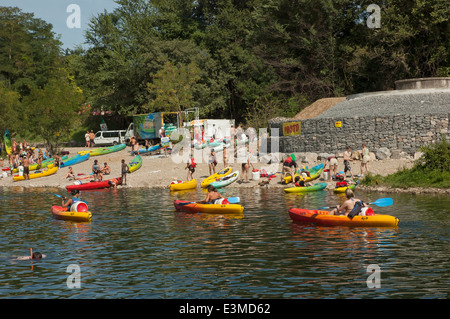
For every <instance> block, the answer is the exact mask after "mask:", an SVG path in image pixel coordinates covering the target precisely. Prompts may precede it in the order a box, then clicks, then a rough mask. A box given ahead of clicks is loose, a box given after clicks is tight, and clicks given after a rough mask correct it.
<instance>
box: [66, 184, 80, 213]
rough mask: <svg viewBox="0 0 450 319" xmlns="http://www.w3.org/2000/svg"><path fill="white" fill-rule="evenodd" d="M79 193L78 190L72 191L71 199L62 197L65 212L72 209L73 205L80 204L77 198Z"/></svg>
mask: <svg viewBox="0 0 450 319" xmlns="http://www.w3.org/2000/svg"><path fill="white" fill-rule="evenodd" d="M79 194H80V191H79V190H78V189H76V190H73V191H72V192H71V195H72V196H73V197H72V198H67V197H65V196H64V197H63V198H62V207H67V210H70V208H71V207H72V205H74V204H75V203H76V202H81V199H80V198H79V196H80V195H79ZM65 200H67V201H66V202H64V201H65Z"/></svg>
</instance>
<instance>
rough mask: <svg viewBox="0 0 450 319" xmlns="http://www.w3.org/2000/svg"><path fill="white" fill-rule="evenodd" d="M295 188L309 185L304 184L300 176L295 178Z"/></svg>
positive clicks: (308, 184)
mask: <svg viewBox="0 0 450 319" xmlns="http://www.w3.org/2000/svg"><path fill="white" fill-rule="evenodd" d="M294 182H295V186H296V187H308V186H311V184H310V183H307V182H305V180H304V179H303V178H301V177H300V176H295V180H294Z"/></svg>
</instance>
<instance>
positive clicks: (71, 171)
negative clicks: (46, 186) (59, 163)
mask: <svg viewBox="0 0 450 319" xmlns="http://www.w3.org/2000/svg"><path fill="white" fill-rule="evenodd" d="M66 178H69V179H72V178H73V179H75V173H74V172H73V169H72V166H69V170H68V171H67V173H66V175H64V177H63V178H62V179H66Z"/></svg>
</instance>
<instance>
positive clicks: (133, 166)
mask: <svg viewBox="0 0 450 319" xmlns="http://www.w3.org/2000/svg"><path fill="white" fill-rule="evenodd" d="M141 166H142V157H141V155H136V156H135V158H133V160H132V161H131V162H130V163H129V164H128V168H129V169H130V173H133V172H135V171H137V170H138V169H139V168H140V167H141Z"/></svg>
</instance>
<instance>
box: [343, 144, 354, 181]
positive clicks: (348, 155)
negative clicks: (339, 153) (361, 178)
mask: <svg viewBox="0 0 450 319" xmlns="http://www.w3.org/2000/svg"><path fill="white" fill-rule="evenodd" d="M350 161H353V159H352V148H351V147H350V146H347V149H346V151H345V152H344V176H345V177H347V172H350V174H351V175H352V180H353V179H355V177H354V176H353V172H352V167H351V166H350Z"/></svg>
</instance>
